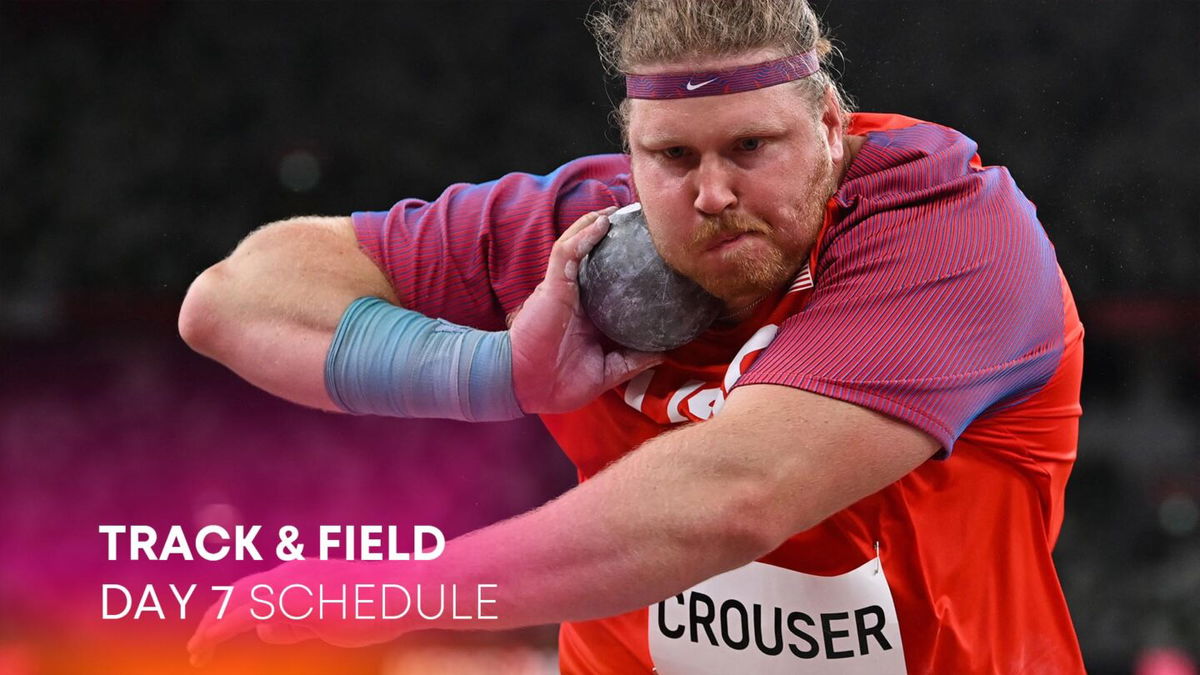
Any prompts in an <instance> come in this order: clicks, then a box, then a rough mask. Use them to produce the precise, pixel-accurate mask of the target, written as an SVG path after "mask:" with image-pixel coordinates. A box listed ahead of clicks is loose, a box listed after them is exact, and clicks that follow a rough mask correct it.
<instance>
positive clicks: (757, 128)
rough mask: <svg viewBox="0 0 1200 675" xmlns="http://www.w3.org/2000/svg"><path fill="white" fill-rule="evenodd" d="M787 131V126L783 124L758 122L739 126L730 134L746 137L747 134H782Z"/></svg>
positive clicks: (736, 136)
mask: <svg viewBox="0 0 1200 675" xmlns="http://www.w3.org/2000/svg"><path fill="white" fill-rule="evenodd" d="M785 133H787V127H786V126H784V125H782V124H770V123H758V124H747V125H746V126H744V127H738V128H737V129H735V130H734V131H733V133H732V134H730V135H731V136H732V137H734V138H746V137H747V136H781V135H783V134H785Z"/></svg>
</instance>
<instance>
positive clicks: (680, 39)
mask: <svg viewBox="0 0 1200 675" xmlns="http://www.w3.org/2000/svg"><path fill="white" fill-rule="evenodd" d="M587 24H588V28H589V29H590V30H591V31H592V35H593V36H595V38H596V46H597V48H598V49H599V51H600V59H601V60H602V61H603V62H604V66H605V68H606V69H607V70H608V72H609V74H611V75H614V76H618V75H620V74H621V73H632V72H637V70H638V69H639V68H645V67H647V66H653V65H660V64H667V63H678V62H681V61H687V60H689V59H698V58H703V57H713V56H737V55H739V54H744V53H746V52H751V51H756V50H762V49H771V50H776V51H778V52H780V55H781V56H791V55H793V54H800V53H802V52H806V51H808V50H810V49H814V50H816V53H817V56H818V58H819V59H820V62H821V69H820V70H818V71H817V72H816V73H813V74H812V75H810V76H808V77H806V78H804V79H801V80H796V81H795V82H794V83H791V84H792V85H794V86H796V87H797V88H798V89H799V90H800V91H801V92H802V93H803V94H804V99H805V100H806V101H807V102H808V103H809V104H810V105H811V106H813V110H814V112H815V111H818V110H820V109H821V103H822V100H823V98H824V96H825V92H826V91H827V90H832V92H833V95H834V96H835V97H836V99H837V102H838V104H839V105H840V106H841V110H842V112H843V123H845V122H846V121H847V119H846V117H847V116H848V114H849V112H850V111H851V110H852V109H853V102H852V101H851V100H850V98H849V97H848V96H847V95H846V94H845V92H844V91H842V88H841V86H839V84H838V82H837V80H836V79H835V78H834V77H833V75H832V72H831V61H832V59H833V58H834V56H840V53H839V52H838V50H837V48H836V47H834V45H833V43H832V41H831V40H830V38H829V36H828V35H827V34H826V33H825V31H824V30H823V29H822V27H821V22H820V20H819V19H818V18H817V15H816V12H814V11H813V9H812V7H810V6H809V4H808V2H807V0H612V1H611V2H607V3H604V5H602V6H601V7H600V8H599V9H598V10H597V11H594V12H593V13H592V14H591V15H589V16H588V19H587ZM617 116H618V121H619V122H620V126H621V129H622V132H624V131H625V129H626V126H627V124H626V123H627V121H628V101H627V100H626V101H625V102H623V103H622V104H621V106H620V108H619V109H618V110H617Z"/></svg>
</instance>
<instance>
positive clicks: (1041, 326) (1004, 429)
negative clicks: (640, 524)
mask: <svg viewBox="0 0 1200 675" xmlns="http://www.w3.org/2000/svg"><path fill="white" fill-rule="evenodd" d="M849 131H850V133H851V134H857V135H866V136H867V142H866V143H865V144H864V145H863V146H862V147H861V149H860V150H859V152H858V153H857V155H856V156H855V158H854V161H853V163H852V164H851V166H850V167H849V169H848V171H847V173H846V175H845V177H844V179H843V180H842V183H841V184H840V186H839V188H838V190H837V192H836V193H835V194H834V196H833V197H832V198H831V199H830V200H829V203H828V206H827V209H826V217H825V223H824V225H823V227H822V230H821V234H820V237H819V239H818V242H817V244H816V246H815V247H814V249H813V251H812V254H811V256H810V259H809V261H808V264H807V265H806V266H805V268H804V270H803V271H802V272H801V274H800V275H799V276H798V277H797V279H796V281H795V282H794V283H793V284H792V286H791V288H790V289H788V290H787V292H786V293H783V294H781V295H780V296H779V297H778V298H777V300H776V302H774V303H763V305H761V306H760V307H759V308H758V309H757V310H756V311H755V313H754V315H753V316H751V317H749V318H748V319H746V320H745V321H743V322H741V323H739V324H737V325H734V326H721V327H717V328H714V329H712V330H709V331H708V332H706V333H705V334H704V335H702V336H701V337H700V338H699V339H697V340H696V341H694V342H693V343H690V344H688V345H685V346H684V347H681V348H679V349H677V350H674V351H672V352H670V353H669V354H668V358H667V361H666V362H665V363H663V364H662V365H660V366H658V367H656V368H654V369H653V370H651V371H648V372H647V373H644V374H642V375H641V376H639V377H637V378H635V379H634V380H632V381H631V382H629V383H627V384H626V385H622V386H621V387H618V388H616V389H614V390H612V391H609V392H607V393H605V394H604V395H603V396H601V397H600V398H599V399H597V400H596V401H595V402H593V403H592V404H590V405H588V406H586V407H585V408H583V409H581V410H579V411H576V412H573V413H570V414H566V415H552V416H544V421H545V423H546V426H547V427H548V428H549V429H550V432H551V433H552V434H553V435H554V437H555V439H556V440H557V441H558V443H559V444H560V445H561V446H562V448H563V450H564V451H565V452H566V453H567V455H568V456H570V458H571V459H572V461H574V463H575V465H576V466H577V467H578V469H579V474H580V478H581V480H586V479H587V478H588V477H590V476H591V475H594V474H595V473H596V472H598V471H599V470H600V469H602V468H603V467H604V466H606V465H607V464H609V463H611V462H612V461H613V460H615V459H617V458H619V457H621V456H622V455H623V454H624V453H626V452H629V451H630V450H632V449H634V448H636V447H637V446H638V445H640V444H641V443H643V442H644V441H646V440H648V439H650V438H653V437H654V436H656V435H658V434H660V433H662V432H663V431H665V430H667V429H669V428H671V427H672V426H673V425H675V424H680V423H687V422H700V421H703V420H705V419H707V418H708V417H710V416H712V415H713V414H717V413H718V412H719V410H720V408H721V406H722V404H723V403H724V400H725V396H726V395H727V394H728V393H729V391H730V390H731V389H732V388H733V387H735V386H743V385H748V384H756V383H771V384H782V385H787V386H793V387H798V388H802V389H805V390H808V391H812V392H815V393H817V394H821V395H824V396H829V397H833V398H837V399H841V400H845V401H849V402H851V403H855V404H857V405H861V406H863V407H866V408H870V409H872V410H876V411H878V412H881V413H883V414H886V415H889V416H891V417H893V418H896V419H899V420H901V421H904V422H906V423H908V424H910V425H912V426H914V427H917V428H919V429H921V430H923V431H925V432H926V433H928V434H929V435H931V436H933V437H934V438H936V439H938V440H939V441H940V442H941V444H942V450H941V452H940V453H939V456H938V460H940V461H929V462H926V463H925V464H923V465H922V466H921V467H919V468H918V469H916V470H915V471H913V472H912V473H910V474H909V475H907V476H905V477H904V478H902V479H901V480H899V481H897V482H896V483H894V484H892V485H890V486H888V487H887V488H885V489H883V490H881V491H879V492H878V493H876V494H874V495H872V496H870V497H867V498H865V499H863V500H861V501H859V502H857V503H855V504H853V505H852V506H850V507H849V508H847V509H845V510H843V511H841V512H839V513H837V514H834V515H833V516H831V517H830V518H828V519H826V520H825V521H824V522H822V523H821V524H819V525H817V526H816V527H813V528H811V529H809V530H807V531H804V532H800V533H797V534H796V535H794V536H793V537H791V538H790V539H789V540H788V541H787V542H785V543H784V544H783V545H782V546H780V547H779V548H778V549H776V550H775V551H773V552H771V553H770V554H768V555H767V556H765V557H763V558H762V559H761V560H760V561H758V562H756V563H751V564H750V565H748V566H746V567H743V568H740V569H738V570H733V571H731V572H728V573H726V574H723V575H718V576H717V577H714V578H713V579H711V580H709V581H707V582H704V583H703V584H700V585H699V586H697V587H696V588H693V589H690V590H689V591H687V592H685V593H682V594H680V595H679V596H676V597H674V598H668V599H666V600H664V601H663V602H662V603H659V604H657V605H655V606H652V607H650V608H648V609H642V610H638V611H635V612H631V613H629V614H625V615H621V616H617V617H611V618H606V619H600V620H596V621H587V622H576V623H567V624H564V625H563V627H562V632H561V639H560V653H561V660H562V670H563V672H564V673H646V672H651V670H652V669H654V668H656V667H657V670H658V672H660V673H705V672H713V673H729V672H747V673H749V672H753V673H763V674H767V675H769V674H771V673H775V672H779V673H784V672H786V673H806V672H813V673H881V672H904V671H905V670H907V672H912V673H927V672H930V673H978V672H997V673H1042V672H1045V673H1065V672H1080V671H1082V669H1083V666H1082V661H1081V658H1080V654H1079V647H1078V644H1077V642H1076V639H1075V635H1074V631H1073V628H1072V625H1071V620H1070V616H1069V614H1068V612H1067V607H1066V603H1065V601H1064V599H1063V595H1062V591H1061V589H1060V587H1059V584H1058V579H1057V576H1056V573H1055V570H1054V565H1053V561H1052V560H1051V555H1050V552H1051V549H1052V547H1053V545H1054V541H1055V539H1056V537H1057V535H1058V530H1059V527H1060V526H1061V523H1062V507H1063V489H1064V486H1065V484H1066V480H1067V476H1068V474H1069V472H1070V468H1071V466H1072V464H1073V462H1074V458H1075V447H1076V436H1077V429H1078V417H1079V415H1080V408H1079V379H1080V370H1081V365H1082V334H1083V330H1082V327H1081V325H1080V323H1079V319H1078V316H1077V315H1076V313H1075V309H1074V304H1073V301H1072V299H1071V295H1070V292H1069V290H1068V289H1067V286H1066V283H1065V281H1064V280H1063V279H1062V276H1061V273H1060V272H1059V270H1058V266H1057V264H1056V262H1055V258H1054V253H1053V249H1052V247H1051V246H1050V244H1049V241H1048V240H1047V239H1046V236H1045V233H1044V232H1043V230H1042V228H1041V226H1040V225H1039V224H1038V222H1037V219H1036V215H1035V213H1034V208H1033V205H1032V204H1030V203H1029V202H1028V200H1026V199H1025V198H1024V196H1023V195H1022V194H1021V193H1020V191H1019V190H1018V189H1017V188H1016V186H1015V184H1014V183H1013V181H1012V179H1011V177H1010V176H1009V175H1008V173H1007V171H1006V170H1004V169H1003V168H1000V167H983V166H982V165H981V163H980V161H979V158H978V156H976V155H975V144H974V142H972V141H971V140H970V139H968V138H966V137H965V136H963V135H961V134H959V133H957V132H955V131H953V130H950V129H947V128H945V127H941V126H937V125H933V124H929V123H925V122H920V121H918V120H913V119H909V118H904V117H900V116H894V115H870V114H858V115H855V116H854V118H853V121H852V123H851V127H850V130H849ZM635 199H636V197H635V195H634V191H633V187H632V184H631V181H630V179H629V176H628V160H627V159H626V158H625V157H624V156H619V155H609V156H601V157H589V158H583V159H580V160H576V161H574V162H571V163H569V164H567V165H566V166H564V167H562V168H560V169H559V170H558V171H556V172H554V173H553V174H551V175H549V176H546V177H536V176H528V175H524V174H512V175H509V176H506V177H504V178H502V179H500V180H499V181H495V182H492V183H486V184H483V185H478V186H468V185H458V186H453V187H451V188H450V189H449V190H447V191H446V193H444V194H443V195H442V196H441V197H440V198H439V199H438V200H436V201H434V202H430V203H426V202H421V201H417V200H406V201H403V202H400V203H399V204H397V205H396V206H395V207H394V208H393V209H392V210H391V211H390V212H387V213H379V214H369V213H358V214H355V216H354V218H355V225H356V229H357V231H358V234H359V239H360V242H361V244H362V246H363V248H364V250H365V251H367V252H368V253H369V254H370V255H371V256H372V257H374V258H375V259H376V260H377V261H378V262H379V263H380V264H381V266H382V267H383V268H384V269H385V270H386V271H387V272H388V274H389V276H390V278H391V280H392V282H393V284H394V285H395V287H396V290H397V293H398V295H399V297H400V298H401V299H402V300H403V301H404V303H405V305H406V306H407V307H409V308H411V309H415V310H417V311H421V312H423V313H425V314H428V315H432V316H440V317H444V318H446V319H449V320H451V321H456V322H459V323H464V324H468V325H474V326H477V327H480V328H488V329H495V328H498V327H501V326H502V325H503V319H504V316H505V314H506V313H508V312H510V311H512V310H513V309H515V308H516V307H517V306H519V304H520V302H521V301H522V300H524V298H525V297H526V296H527V295H528V294H529V293H530V292H531V291H532V289H533V287H534V286H536V285H537V283H538V282H539V281H540V279H541V276H542V274H543V273H544V270H545V261H546V260H547V258H548V255H549V250H550V247H551V245H552V244H553V241H554V239H556V238H557V235H558V234H559V233H560V232H561V231H562V230H563V229H565V228H566V227H567V226H568V225H569V224H570V223H571V222H573V221H574V220H575V219H576V218H578V217H579V216H581V215H582V214H584V213H586V212H588V211H592V210H596V209H599V208H603V207H605V206H610V205H625V204H627V203H630V202H632V201H634V200H635ZM797 433H798V434H802V433H803V430H797ZM779 452H787V448H780V449H779ZM828 461H838V458H837V457H830V458H828Z"/></svg>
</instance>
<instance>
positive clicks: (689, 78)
mask: <svg viewBox="0 0 1200 675" xmlns="http://www.w3.org/2000/svg"><path fill="white" fill-rule="evenodd" d="M820 67H821V63H820V60H819V59H818V58H817V52H816V50H815V49H810V50H808V51H806V52H804V53H803V54H796V55H794V56H785V57H783V58H781V59H775V60H774V61H765V62H763V63H755V64H752V65H749V66H738V67H737V68H730V69H729V70H713V71H709V72H706V73H668V74H664V75H634V74H632V73H626V74H625V95H626V96H628V97H629V98H650V99H672V98H690V97H693V96H716V95H718V94H736V93H738V92H742V91H752V90H754V89H763V88H765V87H773V86H775V85H777V84H783V83H784V82H791V81H792V80H799V79H800V78H803V77H808V76H809V75H812V74H813V73H815V72H817V70H818V69H819V68H820Z"/></svg>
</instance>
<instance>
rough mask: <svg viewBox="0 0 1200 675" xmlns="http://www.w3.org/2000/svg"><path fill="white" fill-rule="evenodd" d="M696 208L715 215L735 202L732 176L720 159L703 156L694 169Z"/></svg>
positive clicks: (735, 193)
mask: <svg viewBox="0 0 1200 675" xmlns="http://www.w3.org/2000/svg"><path fill="white" fill-rule="evenodd" d="M694 180H695V190H696V201H695V207H696V210H697V211H699V212H701V213H703V214H706V215H712V216H715V215H717V214H719V213H721V212H722V211H724V210H725V209H727V208H730V207H732V206H735V205H736V204H737V192H736V191H735V189H734V183H733V176H732V175H731V173H730V171H729V169H728V168H727V167H725V166H723V165H722V162H721V160H720V159H710V158H705V159H703V160H701V161H700V165H699V166H697V167H696V169H695V178H694Z"/></svg>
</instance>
